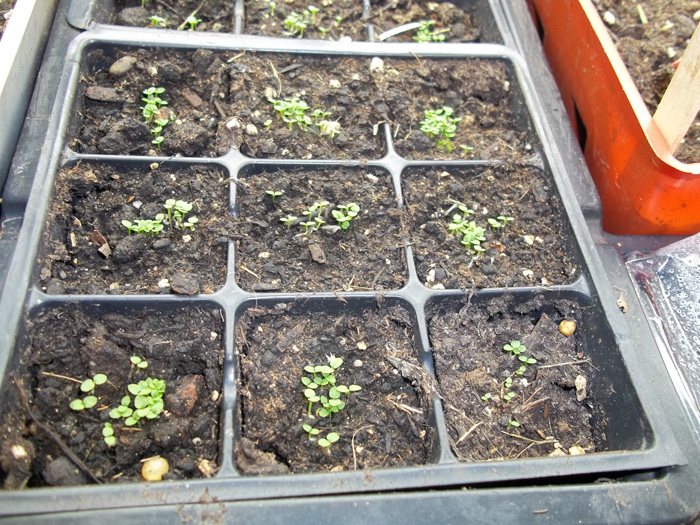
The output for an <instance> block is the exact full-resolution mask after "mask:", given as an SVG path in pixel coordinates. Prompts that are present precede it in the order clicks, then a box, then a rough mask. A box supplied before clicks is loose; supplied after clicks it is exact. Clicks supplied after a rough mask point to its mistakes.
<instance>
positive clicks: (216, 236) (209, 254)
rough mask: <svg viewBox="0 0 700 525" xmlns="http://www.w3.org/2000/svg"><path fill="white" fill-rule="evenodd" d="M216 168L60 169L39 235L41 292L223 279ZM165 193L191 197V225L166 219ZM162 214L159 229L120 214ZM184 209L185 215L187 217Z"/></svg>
mask: <svg viewBox="0 0 700 525" xmlns="http://www.w3.org/2000/svg"><path fill="white" fill-rule="evenodd" d="M224 177H225V175H224V173H223V171H221V170H217V169H214V168H211V167H205V166H191V167H187V168H180V169H176V168H169V167H168V165H167V164H165V165H158V164H157V163H156V164H154V165H152V166H150V167H149V166H144V167H143V168H133V169H127V168H124V167H121V168H117V167H113V166H110V165H99V164H87V163H80V164H79V165H77V166H73V167H67V168H64V169H63V170H61V172H60V173H59V175H58V178H57V183H56V195H55V197H54V199H53V202H52V203H51V209H50V214H49V218H48V220H47V229H46V233H45V235H44V239H45V246H44V249H45V252H46V253H45V255H44V256H42V258H41V260H40V261H39V263H40V268H41V270H40V274H39V285H40V286H41V288H42V289H43V290H44V291H46V292H47V293H49V294H137V293H138V294H163V293H180V294H184V295H193V294H195V293H213V292H215V291H216V290H217V289H219V288H221V287H222V286H223V285H224V284H225V282H226V270H227V266H226V264H227V252H228V243H229V236H228V234H229V229H230V226H231V225H232V216H231V215H230V214H229V206H228V203H229V185H228V183H227V182H226V180H225V178H224ZM168 199H176V200H184V201H187V202H189V203H190V204H192V206H193V208H192V211H191V212H190V213H189V214H188V216H196V217H197V218H198V219H199V221H198V222H197V223H196V224H195V227H194V229H193V230H190V229H188V228H186V227H178V224H177V221H174V220H173V221H172V222H169V221H168V218H167V211H166V209H165V208H164V204H165V203H166V201H167V200H168ZM158 214H165V215H166V217H165V220H164V229H163V231H162V232H161V233H158V234H155V235H151V234H147V233H135V232H133V233H129V231H128V230H127V228H125V227H124V225H123V224H122V220H129V221H131V222H132V223H134V222H135V221H136V220H138V219H144V220H147V219H154V218H155V217H156V215H158ZM188 216H186V217H188Z"/></svg>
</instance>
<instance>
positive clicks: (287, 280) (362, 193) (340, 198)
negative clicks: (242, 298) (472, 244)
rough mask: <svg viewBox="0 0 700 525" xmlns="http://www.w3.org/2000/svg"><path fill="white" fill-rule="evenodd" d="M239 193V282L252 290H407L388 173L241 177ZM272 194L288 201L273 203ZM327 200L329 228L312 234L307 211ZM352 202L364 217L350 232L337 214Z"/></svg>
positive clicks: (326, 171) (323, 171)
mask: <svg viewBox="0 0 700 525" xmlns="http://www.w3.org/2000/svg"><path fill="white" fill-rule="evenodd" d="M237 188H238V199H237V203H238V204H237V210H238V214H239V220H238V221H237V222H236V229H235V231H236V237H237V244H236V246H237V250H236V281H237V282H238V284H239V286H241V287H242V288H244V289H245V290H248V291H257V292H262V291H275V292H302V291H303V292H307V291H315V292H320V291H326V292H328V291H332V290H337V291H343V290H344V291H351V290H393V289H398V288H401V287H402V286H404V285H405V284H406V281H407V269H406V265H405V262H404V261H405V257H404V250H403V243H402V237H401V235H400V229H401V216H402V214H401V213H400V211H399V210H398V209H397V208H396V196H395V194H394V191H393V188H392V185H391V179H390V177H389V175H388V174H387V173H385V172H383V171H381V170H372V171H368V170H363V169H350V168H337V169H332V168H320V169H313V170H303V169H290V168H287V169H279V170H275V171H270V172H262V173H259V174H253V175H250V176H249V175H244V176H241V177H240V178H239V184H238V185H237ZM267 190H274V191H284V194H283V195H281V196H279V197H276V198H275V200H274V201H273V199H272V198H271V197H270V196H269V195H267V194H266V193H265V192H266V191H267ZM321 201H327V202H328V203H329V204H328V205H327V206H326V207H324V208H323V210H322V211H321V217H322V219H323V220H325V224H324V225H322V226H321V228H320V230H316V225H314V226H312V227H310V228H309V231H308V233H306V234H305V233H304V232H305V230H306V228H305V227H304V226H303V225H301V224H299V223H300V222H306V216H304V215H303V212H304V211H305V210H308V208H309V207H311V206H312V205H313V204H314V203H315V202H321ZM347 203H356V204H358V205H359V206H360V212H359V215H358V216H357V217H356V218H355V219H353V220H352V221H351V223H350V226H349V227H348V228H347V229H346V230H342V229H341V228H340V226H339V223H338V222H337V221H336V220H335V219H334V218H333V216H332V212H333V211H334V210H336V211H339V210H337V206H339V205H345V204H347ZM290 215H291V216H294V217H297V219H296V220H295V221H293V222H292V223H291V224H292V225H290V227H287V226H286V225H285V224H284V223H282V222H280V218H285V217H289V216H290ZM316 216H318V215H316ZM309 220H310V221H311V222H313V221H314V219H309Z"/></svg>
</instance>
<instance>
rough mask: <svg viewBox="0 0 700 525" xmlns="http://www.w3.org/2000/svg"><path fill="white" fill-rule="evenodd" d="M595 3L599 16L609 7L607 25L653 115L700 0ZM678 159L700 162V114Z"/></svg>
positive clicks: (603, 0) (687, 38)
mask: <svg viewBox="0 0 700 525" xmlns="http://www.w3.org/2000/svg"><path fill="white" fill-rule="evenodd" d="M595 4H596V7H597V9H598V12H599V13H600V15H601V16H603V15H604V14H605V13H606V12H607V11H610V12H611V13H612V14H613V16H614V17H615V23H614V24H612V25H609V24H608V28H609V29H610V32H611V34H612V36H613V40H615V42H616V43H617V49H618V51H619V52H620V55H621V56H622V59H623V60H624V62H625V65H626V66H627V69H629V71H630V74H631V75H632V78H633V79H634V81H635V84H636V85H637V89H639V92H640V93H641V95H642V98H643V99H644V102H646V104H647V106H648V107H649V111H650V112H651V113H652V114H653V113H654V112H655V111H656V107H657V106H658V105H659V102H661V98H662V97H663V95H664V93H665V92H666V88H667V87H668V84H669V83H670V82H671V77H673V73H674V71H675V69H674V67H673V63H674V61H676V60H677V59H679V58H681V57H682V55H683V52H684V51H685V48H686V47H687V45H688V42H689V41H690V37H691V36H692V35H693V32H694V31H695V28H696V26H697V22H696V21H695V20H694V19H693V15H696V13H698V12H699V11H700V2H697V0H674V1H673V2H668V1H667V0H644V1H643V2H639V1H637V0H634V1H632V0H600V1H597V2H595ZM640 6H641V8H642V10H643V12H644V14H645V15H646V18H647V19H648V23H646V24H643V23H642V21H641V18H640V14H639V7H640ZM696 16H697V15H696ZM676 158H678V160H680V161H683V162H689V163H692V162H700V118H696V119H695V121H694V122H693V124H692V125H691V126H690V129H689V130H688V133H687V134H686V136H685V140H684V142H682V143H681V144H680V146H679V147H678V151H677V152H676Z"/></svg>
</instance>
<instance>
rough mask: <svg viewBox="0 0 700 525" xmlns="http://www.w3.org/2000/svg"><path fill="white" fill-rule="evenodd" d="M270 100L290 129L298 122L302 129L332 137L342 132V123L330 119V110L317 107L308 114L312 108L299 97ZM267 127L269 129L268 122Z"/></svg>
mask: <svg viewBox="0 0 700 525" xmlns="http://www.w3.org/2000/svg"><path fill="white" fill-rule="evenodd" d="M268 101H269V102H270V103H271V104H272V106H273V107H274V108H275V111H277V113H278V114H279V116H280V118H281V119H282V121H283V122H286V123H287V125H288V126H289V129H290V130H291V129H292V128H293V127H294V125H295V124H296V125H297V126H299V129H301V130H302V131H315V132H317V133H318V134H319V135H321V136H323V137H328V138H330V139H333V137H335V136H336V135H337V134H338V133H340V123H339V122H338V121H337V120H330V119H329V117H330V116H331V115H332V113H331V112H330V111H326V110H324V109H315V110H313V112H311V114H308V113H307V111H308V110H309V109H311V108H309V105H308V104H307V103H306V102H304V101H303V100H301V99H300V98H299V97H292V98H285V99H281V100H276V99H272V98H270V99H268ZM270 124H271V123H270ZM265 127H266V129H269V126H268V125H267V124H266V126H265Z"/></svg>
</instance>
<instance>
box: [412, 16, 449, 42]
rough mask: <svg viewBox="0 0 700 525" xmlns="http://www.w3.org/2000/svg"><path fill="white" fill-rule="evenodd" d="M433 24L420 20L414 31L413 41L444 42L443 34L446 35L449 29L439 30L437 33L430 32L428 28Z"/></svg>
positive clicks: (433, 22) (431, 21)
mask: <svg viewBox="0 0 700 525" xmlns="http://www.w3.org/2000/svg"><path fill="white" fill-rule="evenodd" d="M433 24H435V20H421V21H420V27H418V29H417V30H416V34H415V35H414V37H413V40H415V41H416V42H444V41H445V35H444V33H447V32H448V31H449V28H448V29H441V30H439V31H432V30H431V29H430V26H432V25H433Z"/></svg>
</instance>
